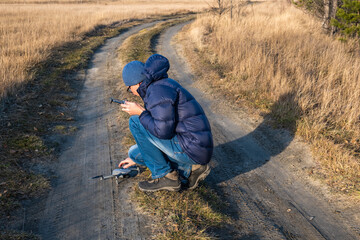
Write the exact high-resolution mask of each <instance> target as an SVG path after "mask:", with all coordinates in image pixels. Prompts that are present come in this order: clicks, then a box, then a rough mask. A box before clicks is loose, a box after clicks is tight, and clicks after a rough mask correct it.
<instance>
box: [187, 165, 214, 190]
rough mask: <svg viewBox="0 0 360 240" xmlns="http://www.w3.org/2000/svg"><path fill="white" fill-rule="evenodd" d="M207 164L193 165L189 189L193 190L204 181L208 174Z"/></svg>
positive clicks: (208, 167)
mask: <svg viewBox="0 0 360 240" xmlns="http://www.w3.org/2000/svg"><path fill="white" fill-rule="evenodd" d="M210 170H211V169H210V166H209V164H206V165H193V170H192V171H191V174H190V177H189V178H188V180H189V189H190V190H191V189H194V188H196V187H197V186H198V185H199V182H200V181H201V180H204V179H205V178H206V177H207V175H209V173H210Z"/></svg>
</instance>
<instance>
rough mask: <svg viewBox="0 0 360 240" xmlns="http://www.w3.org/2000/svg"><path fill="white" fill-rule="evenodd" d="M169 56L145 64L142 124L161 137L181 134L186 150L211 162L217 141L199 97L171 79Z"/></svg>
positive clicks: (141, 89)
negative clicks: (213, 138)
mask: <svg viewBox="0 0 360 240" xmlns="http://www.w3.org/2000/svg"><path fill="white" fill-rule="evenodd" d="M169 67H170V64H169V61H168V59H167V58H165V57H163V56H161V55H159V54H154V55H152V56H151V57H150V58H149V59H148V60H147V61H146V63H145V70H144V74H145V75H146V78H147V79H146V80H144V81H143V82H142V84H141V85H140V87H139V88H138V93H139V95H140V96H141V98H142V99H143V101H144V103H145V109H146V110H145V111H144V112H142V114H141V115H140V117H139V118H140V122H141V124H142V125H143V126H144V127H145V128H146V129H147V130H148V131H149V132H150V133H151V134H152V135H154V136H156V137H158V138H160V139H171V138H173V137H174V136H175V135H177V137H178V140H179V143H180V145H181V147H182V149H183V150H184V151H185V152H186V153H187V154H188V156H189V157H190V158H191V159H193V160H194V161H195V162H197V163H198V164H206V163H208V162H209V161H210V158H211V155H212V152H213V140H212V134H211V129H210V124H209V122H208V119H207V117H206V116H205V113H204V111H203V109H202V107H201V106H200V104H199V103H198V102H197V101H196V100H195V98H194V97H193V96H192V95H191V94H190V93H189V92H188V91H187V90H186V89H184V88H183V87H182V86H181V85H180V84H179V83H178V82H176V81H175V80H173V79H170V78H168V75H167V71H168V70H169Z"/></svg>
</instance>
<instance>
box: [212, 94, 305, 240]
mask: <svg viewBox="0 0 360 240" xmlns="http://www.w3.org/2000/svg"><path fill="white" fill-rule="evenodd" d="M300 117H301V109H300V107H299V105H298V103H297V101H296V99H295V94H294V93H287V94H284V95H282V96H281V97H280V98H279V100H278V101H277V102H275V103H274V104H273V105H272V107H271V109H270V112H269V113H267V114H266V115H264V118H263V121H262V122H261V123H260V124H259V125H258V126H257V127H256V128H255V129H254V130H253V131H251V132H250V133H248V134H243V135H242V136H241V137H239V138H236V134H237V133H238V132H242V131H241V130H240V131H236V129H232V128H231V127H230V129H231V132H230V133H229V130H227V129H224V128H221V127H216V128H215V129H214V130H215V131H214V138H216V137H219V138H220V139H214V140H215V147H214V153H213V158H212V163H211V164H212V166H213V169H212V172H211V173H210V175H209V177H208V178H207V179H206V181H205V182H206V183H205V184H206V185H208V186H211V188H213V189H214V190H215V191H216V192H217V193H218V196H220V198H221V199H222V200H223V201H224V202H227V203H228V204H226V209H223V210H216V209H217V207H216V206H214V208H213V209H214V210H215V211H222V212H225V213H226V214H227V215H228V216H230V217H231V218H232V219H234V220H236V219H239V218H240V216H238V213H239V209H236V208H237V205H236V203H235V201H237V200H236V199H234V197H232V196H228V192H227V193H226V192H225V191H224V190H225V189H223V187H225V188H226V186H233V184H231V183H228V182H229V181H232V179H235V178H236V177H238V176H239V175H241V174H244V173H247V172H249V171H251V170H254V169H256V168H259V167H261V166H263V165H264V164H266V163H267V162H268V161H269V160H270V158H271V157H273V156H276V155H278V154H280V153H281V152H283V151H284V150H285V149H286V148H287V147H288V146H289V145H290V143H291V142H292V140H293V139H294V135H295V132H296V122H297V120H298V119H299V118H300ZM274 126H275V128H274ZM228 129H229V128H228ZM229 135H230V138H232V139H234V138H235V140H232V141H228V142H226V141H227V139H228V136H229ZM216 142H225V143H220V144H218V145H216ZM234 181H235V182H236V180H234ZM229 184H230V185H229ZM224 185H225V186H224ZM235 186H237V185H235ZM240 188H241V186H240ZM240 191H243V190H242V189H240ZM234 230H235V229H234V226H228V227H225V228H222V229H217V230H216V229H212V230H210V231H214V232H216V233H218V234H224V233H226V234H231V235H233V234H235V235H236V231H234ZM240 231H241V230H240ZM258 237H259V236H256V235H251V236H250V235H249V236H243V237H241V238H240V239H258Z"/></svg>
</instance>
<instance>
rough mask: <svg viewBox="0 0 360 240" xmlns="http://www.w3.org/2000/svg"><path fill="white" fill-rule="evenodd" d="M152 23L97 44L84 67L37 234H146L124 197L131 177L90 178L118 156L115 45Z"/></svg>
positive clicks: (105, 170) (106, 170) (104, 171)
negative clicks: (72, 123)
mask: <svg viewBox="0 0 360 240" xmlns="http://www.w3.org/2000/svg"><path fill="white" fill-rule="evenodd" d="M155 23H156V22H153V23H149V24H143V25H140V26H137V27H134V28H131V29H130V30H128V31H127V32H125V33H123V34H121V35H120V36H118V37H115V38H112V39H110V40H108V41H106V43H105V44H104V46H102V47H101V48H100V49H98V50H97V51H96V52H95V54H94V56H93V58H92V60H91V63H90V65H89V68H88V69H87V70H86V73H85V76H83V77H84V78H85V83H84V88H83V90H82V92H81V94H80V99H79V103H78V117H77V119H78V122H77V124H78V128H79V131H78V133H77V134H76V137H75V138H74V139H73V140H72V141H71V142H70V143H69V144H68V148H67V149H66V150H65V151H64V152H63V154H62V155H61V157H60V159H59V162H58V166H57V167H56V172H57V175H58V179H57V180H56V182H55V184H54V187H53V189H52V191H51V192H50V194H49V197H48V199H47V202H46V209H45V214H44V217H43V219H42V221H41V222H40V229H39V232H40V235H41V236H42V238H43V239H62V240H63V239H71V240H74V239H101V240H104V239H146V238H149V234H150V233H149V229H147V226H146V224H147V223H146V220H147V219H146V217H145V216H141V214H139V213H137V212H136V211H135V209H134V208H135V207H134V205H133V204H132V203H131V202H130V201H129V194H128V191H129V188H130V186H131V181H126V183H122V184H121V188H120V187H119V186H117V185H115V183H114V181H112V180H107V181H96V180H92V179H91V177H93V176H96V175H100V174H110V173H111V171H112V169H114V168H116V165H117V164H118V162H119V160H120V159H117V158H116V157H114V156H118V153H117V152H116V149H114V146H115V145H116V142H115V141H116V140H117V139H116V137H117V136H116V132H117V130H116V128H117V125H116V111H117V110H118V107H117V106H114V105H111V106H110V104H109V98H110V97H111V94H112V91H113V90H114V87H115V86H116V81H117V79H118V76H119V74H121V68H122V67H121V66H120V63H119V60H118V58H117V53H116V52H117V51H116V50H117V49H118V47H119V46H120V45H121V44H122V42H123V41H124V40H125V39H126V38H127V37H129V36H130V35H131V34H134V33H136V32H138V31H140V30H141V29H144V28H146V27H150V26H153V25H154V24H155Z"/></svg>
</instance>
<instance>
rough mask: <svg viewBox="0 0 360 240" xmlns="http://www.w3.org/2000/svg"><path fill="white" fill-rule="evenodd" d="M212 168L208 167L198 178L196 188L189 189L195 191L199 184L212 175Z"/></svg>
mask: <svg viewBox="0 0 360 240" xmlns="http://www.w3.org/2000/svg"><path fill="white" fill-rule="evenodd" d="M210 171H211V168H210V166H209V165H208V166H207V169H206V170H205V171H204V172H203V173H202V174H201V175H200V176H199V177H198V179H197V180H196V182H195V184H194V186H192V187H189V188H188V189H189V190H193V189H194V188H196V187H197V186H198V185H199V182H200V181H202V180H204V179H205V178H206V177H207V176H208V175H209V174H210Z"/></svg>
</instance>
